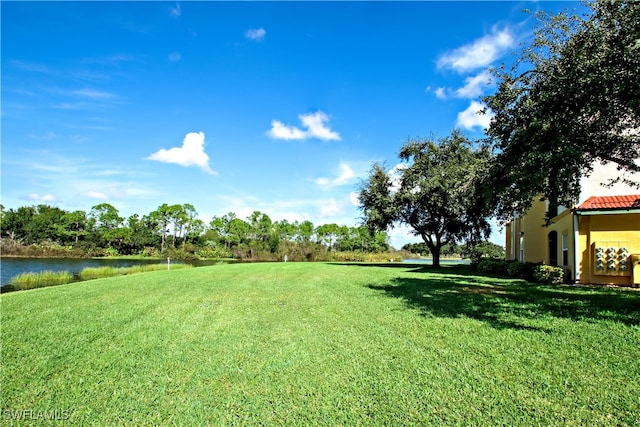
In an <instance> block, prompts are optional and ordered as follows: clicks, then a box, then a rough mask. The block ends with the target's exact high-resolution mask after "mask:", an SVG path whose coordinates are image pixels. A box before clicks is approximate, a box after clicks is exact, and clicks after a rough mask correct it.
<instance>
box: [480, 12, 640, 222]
mask: <svg viewBox="0 0 640 427" xmlns="http://www.w3.org/2000/svg"><path fill="white" fill-rule="evenodd" d="M586 5H587V7H588V9H589V13H587V14H586V15H585V16H582V17H580V16H577V15H570V14H568V13H561V14H558V15H553V16H552V15H545V14H539V15H538V16H537V17H538V19H539V25H538V27H537V31H536V33H535V37H534V40H533V42H532V43H531V44H529V45H527V46H526V47H525V48H524V49H523V51H522V53H521V55H520V56H519V57H518V60H517V61H516V63H515V64H514V65H513V66H512V67H510V68H507V67H504V66H503V67H501V68H500V69H499V70H497V72H496V74H497V77H498V82H499V86H498V89H497V91H496V92H495V93H494V94H493V95H490V96H488V97H486V98H485V102H486V104H487V105H488V107H489V108H490V109H491V110H492V111H493V113H495V117H494V118H493V119H492V122H491V125H490V128H489V129H488V136H489V141H490V143H491V146H492V147H493V148H494V149H495V150H496V151H495V152H496V155H497V157H496V164H495V168H494V171H493V177H494V179H493V184H492V186H493V188H494V189H495V193H494V194H495V195H496V196H497V197H496V205H497V207H498V214H499V216H500V217H501V218H503V219H509V218H510V216H511V215H512V214H513V213H514V212H519V213H521V212H524V211H526V209H528V208H529V207H530V206H531V202H532V200H534V198H535V197H538V196H540V195H542V196H543V198H546V199H548V200H550V201H551V202H552V205H553V203H559V204H563V205H565V206H571V205H572V204H573V203H575V201H576V199H577V197H578V195H579V194H580V179H581V177H583V176H588V175H589V174H590V173H591V172H592V171H593V167H594V165H595V164H597V163H598V162H601V163H613V164H615V165H617V167H618V170H619V171H620V174H619V176H618V177H617V178H616V180H615V181H625V182H626V183H628V184H632V185H638V182H637V181H635V180H634V178H633V176H632V175H631V174H630V173H634V172H640V163H639V159H640V77H639V76H640V2H637V1H624V0H620V1H618V0H616V1H610V0H601V1H592V2H588V3H586ZM612 183H613V182H612Z"/></svg>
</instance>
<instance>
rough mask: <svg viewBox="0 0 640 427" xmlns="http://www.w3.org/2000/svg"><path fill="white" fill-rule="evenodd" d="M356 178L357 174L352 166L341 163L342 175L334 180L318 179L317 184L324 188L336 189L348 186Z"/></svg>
mask: <svg viewBox="0 0 640 427" xmlns="http://www.w3.org/2000/svg"><path fill="white" fill-rule="evenodd" d="M354 177H355V173H354V172H353V169H351V166H349V165H348V164H346V163H344V162H343V163H340V175H338V176H337V177H335V178H333V179H329V178H318V179H316V184H318V185H319V186H321V187H323V188H334V187H339V186H341V185H345V184H348V183H349V182H350V181H351V180H352V179H353V178H354Z"/></svg>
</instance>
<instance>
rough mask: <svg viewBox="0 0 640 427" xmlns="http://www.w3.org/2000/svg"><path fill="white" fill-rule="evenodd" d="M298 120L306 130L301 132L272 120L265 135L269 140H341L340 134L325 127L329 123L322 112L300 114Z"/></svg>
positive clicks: (326, 116) (298, 129) (296, 128)
mask: <svg viewBox="0 0 640 427" xmlns="http://www.w3.org/2000/svg"><path fill="white" fill-rule="evenodd" d="M298 118H299V119H300V121H301V122H302V124H303V125H304V127H305V128H306V130H302V129H300V128H298V127H295V126H289V125H285V124H284V123H282V122H281V121H279V120H273V121H272V122H271V129H270V130H269V131H268V132H267V134H268V135H269V136H270V137H271V138H275V139H286V140H302V139H309V138H318V139H322V140H324V141H332V140H333V141H339V140H340V139H341V138H340V134H338V133H337V132H334V131H332V130H331V129H330V128H329V127H327V125H326V122H328V121H329V116H328V115H327V114H325V113H323V112H322V111H316V112H315V113H309V114H300V115H299V116H298Z"/></svg>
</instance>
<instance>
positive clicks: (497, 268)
mask: <svg viewBox="0 0 640 427" xmlns="http://www.w3.org/2000/svg"><path fill="white" fill-rule="evenodd" d="M508 266H509V261H506V260H503V259H495V258H487V259H483V260H481V261H480V262H478V265H477V266H476V269H477V270H478V272H479V273H491V274H499V275H502V276H506V275H507V269H508Z"/></svg>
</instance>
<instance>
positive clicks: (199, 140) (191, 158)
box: [146, 132, 217, 175]
mask: <svg viewBox="0 0 640 427" xmlns="http://www.w3.org/2000/svg"><path fill="white" fill-rule="evenodd" d="M204 146H205V142H204V132H190V133H188V134H187V135H186V136H185V137H184V140H183V141H182V146H181V147H173V148H170V149H168V150H167V149H164V148H162V149H160V150H158V151H157V152H155V153H153V154H151V155H150V156H149V157H146V160H155V161H158V162H163V163H174V164H177V165H180V166H184V167H190V166H195V167H198V168H200V169H202V170H203V171H204V172H206V173H208V174H211V175H217V172H215V171H214V170H212V169H211V168H210V167H209V156H208V155H207V153H206V152H205V151H204Z"/></svg>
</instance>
